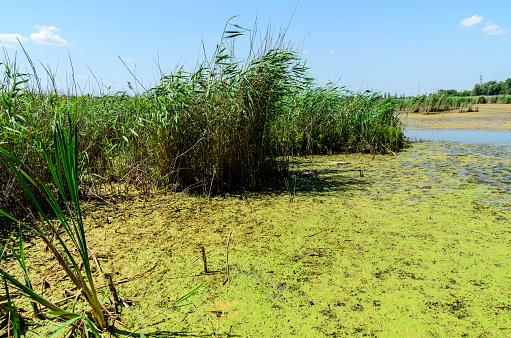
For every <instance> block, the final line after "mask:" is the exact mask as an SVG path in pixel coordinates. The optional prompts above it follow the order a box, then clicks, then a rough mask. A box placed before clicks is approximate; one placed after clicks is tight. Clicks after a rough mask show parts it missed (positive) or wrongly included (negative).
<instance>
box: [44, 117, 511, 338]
mask: <svg viewBox="0 0 511 338" xmlns="http://www.w3.org/2000/svg"><path fill="white" fill-rule="evenodd" d="M427 121H429V122H430V120H427ZM429 122H428V123H429ZM510 159H511V149H510V147H509V146H508V145H502V144H498V145H496V144H491V143H477V142H476V143H470V142H468V143H465V142H453V141H449V140H442V141H440V140H436V141H430V140H423V141H415V142H412V146H411V147H409V148H406V149H403V150H402V151H400V152H398V153H397V154H396V156H389V155H371V154H344V155H334V156H312V157H307V158H294V159H291V161H290V166H291V175H290V176H289V178H288V179H287V180H286V181H285V182H282V185H281V187H280V188H279V187H277V188H276V187H271V188H269V189H267V190H264V191H261V192H239V193H237V194H230V195H222V196H217V197H214V198H211V199H205V198H201V197H197V196H186V195H184V194H180V195H177V196H176V195H172V194H168V195H163V194H159V195H155V196H153V197H152V198H151V199H149V200H148V199H147V198H140V197H136V195H134V197H133V198H129V199H127V201H126V203H124V204H120V205H118V206H116V208H112V207H111V206H108V205H99V204H92V203H91V204H89V205H87V206H86V208H85V209H86V211H87V215H88V218H87V219H86V222H87V224H88V225H89V226H90V231H89V234H90V240H89V242H88V243H89V245H90V246H91V247H93V248H94V252H95V254H96V255H97V256H98V257H104V258H108V259H106V260H105V261H102V262H101V264H102V268H103V270H104V271H115V279H116V280H123V279H126V278H130V277H132V276H140V272H146V273H145V274H143V276H142V277H137V278H138V279H136V280H135V281H133V282H127V283H122V284H119V286H118V292H119V294H120V295H121V296H122V297H123V298H124V299H126V300H128V301H129V303H130V304H132V305H131V306H130V307H128V308H125V309H123V310H122V314H123V316H122V320H123V322H124V323H125V325H126V327H120V328H119V329H118V330H117V331H115V333H116V334H117V336H119V337H123V336H128V335H130V334H131V333H132V332H137V335H138V332H144V333H145V334H146V335H148V336H152V337H173V336H192V337H194V336H195V337H197V336H208V337H210V336H215V337H289V336H296V337H323V336H331V337H332V336H333V337H339V336H355V337H363V336H374V337H504V336H511V284H510V283H509V278H510V271H511V261H510V252H511V228H510V222H511V217H510V214H511V212H510V211H511V201H510V200H509V196H510V192H511V190H510V181H511V178H510V175H511V173H510V171H509V168H510V167H511V163H510ZM227 243H229V244H228V245H227ZM126 248H129V250H126ZM202 248H205V250H204V251H205V254H206V256H207V265H208V268H207V270H208V272H207V273H205V271H204V270H205V268H204V262H203V259H202V257H203V256H202ZM41 252H42V250H41ZM38 259H41V258H39V257H38ZM227 265H228V266H229V269H227ZM35 269H45V267H44V265H35ZM34 273H35V272H34ZM55 283H57V282H55ZM202 283H204V286H203V288H202V289H201V290H200V291H199V292H198V293H197V294H195V295H193V296H192V297H190V301H192V302H193V305H194V307H192V306H189V307H182V308H177V309H176V308H173V307H172V306H171V305H172V304H173V301H175V299H177V297H179V296H181V295H183V294H186V292H188V291H190V290H192V289H193V288H195V287H196V286H197V285H200V284H202ZM51 290H58V287H56V286H53V287H52V289H50V290H49V291H47V292H51ZM103 297H105V298H107V297H109V295H108V292H107V291H105V294H104V295H103ZM198 313H200V315H199V314H198ZM133 335H134V334H132V335H131V336H133Z"/></svg>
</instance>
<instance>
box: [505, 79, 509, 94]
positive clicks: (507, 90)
mask: <svg viewBox="0 0 511 338" xmlns="http://www.w3.org/2000/svg"><path fill="white" fill-rule="evenodd" d="M504 94H507V95H511V78H507V79H506V81H504Z"/></svg>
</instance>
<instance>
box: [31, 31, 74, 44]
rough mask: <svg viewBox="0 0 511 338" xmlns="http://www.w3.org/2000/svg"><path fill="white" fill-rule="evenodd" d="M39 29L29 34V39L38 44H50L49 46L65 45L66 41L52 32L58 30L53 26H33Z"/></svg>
mask: <svg viewBox="0 0 511 338" xmlns="http://www.w3.org/2000/svg"><path fill="white" fill-rule="evenodd" d="M35 28H37V29H38V30H39V32H37V33H32V34H30V39H32V41H34V42H35V43H37V44H40V45H51V46H65V45H67V41H66V40H64V39H63V38H61V37H60V35H57V34H53V32H58V31H59V30H60V29H58V28H57V27H55V26H49V27H47V26H35Z"/></svg>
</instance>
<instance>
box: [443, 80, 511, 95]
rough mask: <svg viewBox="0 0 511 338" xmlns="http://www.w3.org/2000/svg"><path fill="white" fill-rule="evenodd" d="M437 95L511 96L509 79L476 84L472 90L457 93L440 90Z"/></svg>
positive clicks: (453, 90)
mask: <svg viewBox="0 0 511 338" xmlns="http://www.w3.org/2000/svg"><path fill="white" fill-rule="evenodd" d="M438 94H446V95H449V96H481V95H485V96H493V95H511V78H508V79H506V80H505V81H500V82H497V81H488V82H485V83H481V84H479V83H476V84H475V85H474V89H472V90H464V91H461V92H458V91H457V90H456V89H440V90H439V91H438Z"/></svg>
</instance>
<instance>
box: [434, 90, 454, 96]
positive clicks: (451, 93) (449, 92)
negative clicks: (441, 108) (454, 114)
mask: <svg viewBox="0 0 511 338" xmlns="http://www.w3.org/2000/svg"><path fill="white" fill-rule="evenodd" d="M438 94H445V95H449V96H457V95H458V91H457V90H456V89H439V90H438Z"/></svg>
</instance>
